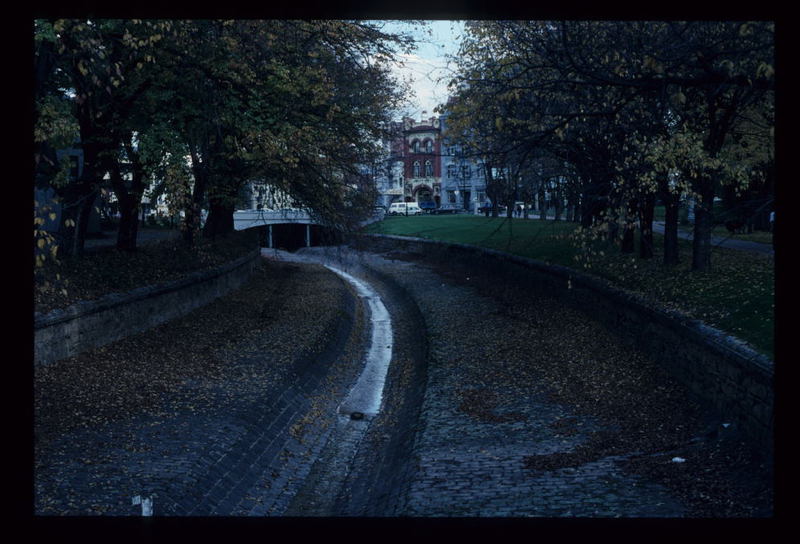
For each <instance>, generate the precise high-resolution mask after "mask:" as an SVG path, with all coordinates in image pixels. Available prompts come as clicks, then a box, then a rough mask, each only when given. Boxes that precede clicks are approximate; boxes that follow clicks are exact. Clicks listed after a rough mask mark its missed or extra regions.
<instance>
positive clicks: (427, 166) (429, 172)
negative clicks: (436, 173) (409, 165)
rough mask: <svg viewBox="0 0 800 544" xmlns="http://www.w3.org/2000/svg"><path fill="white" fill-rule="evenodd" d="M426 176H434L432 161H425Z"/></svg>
mask: <svg viewBox="0 0 800 544" xmlns="http://www.w3.org/2000/svg"><path fill="white" fill-rule="evenodd" d="M425 177H427V178H430V177H433V165H432V164H431V161H425Z"/></svg>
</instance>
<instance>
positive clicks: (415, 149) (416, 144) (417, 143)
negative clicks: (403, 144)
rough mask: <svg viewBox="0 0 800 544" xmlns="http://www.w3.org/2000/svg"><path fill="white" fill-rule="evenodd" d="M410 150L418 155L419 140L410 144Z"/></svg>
mask: <svg viewBox="0 0 800 544" xmlns="http://www.w3.org/2000/svg"><path fill="white" fill-rule="evenodd" d="M411 150H412V151H414V153H419V140H414V141H413V142H411Z"/></svg>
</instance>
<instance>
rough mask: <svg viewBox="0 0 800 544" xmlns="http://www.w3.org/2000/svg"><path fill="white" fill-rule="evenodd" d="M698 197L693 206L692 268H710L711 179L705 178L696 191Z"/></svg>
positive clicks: (712, 191)
mask: <svg viewBox="0 0 800 544" xmlns="http://www.w3.org/2000/svg"><path fill="white" fill-rule="evenodd" d="M697 192H698V194H699V196H700V199H699V201H698V202H696V203H695V207H694V240H693V243H692V270H695V271H705V270H708V269H709V268H711V231H712V229H713V228H714V225H713V218H714V215H713V205H714V186H713V180H711V179H705V180H703V182H702V185H701V186H700V190H699V191H697Z"/></svg>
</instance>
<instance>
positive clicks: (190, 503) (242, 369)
mask: <svg viewBox="0 0 800 544" xmlns="http://www.w3.org/2000/svg"><path fill="white" fill-rule="evenodd" d="M281 266H283V267H285V266H287V265H281ZM290 266H291V267H292V268H293V269H294V270H295V273H294V274H293V275H292V274H290V279H289V281H288V282H287V283H284V284H281V285H282V288H283V289H286V290H288V291H289V292H291V291H293V290H294V289H304V290H305V291H306V293H307V294H309V295H310V296H311V298H312V299H316V300H318V301H323V304H330V303H333V304H332V305H331V307H330V310H327V309H325V310H320V309H317V308H314V307H313V304H311V305H305V304H297V305H296V307H291V306H288V307H284V308H282V309H280V311H278V310H277V309H275V310H273V312H276V311H278V313H280V314H281V315H282V316H283V317H284V319H283V320H278V321H275V322H272V323H271V324H268V325H267V329H266V330H267V333H268V334H263V335H260V336H258V337H256V338H253V337H246V338H244V339H243V340H241V341H240V342H238V343H234V344H233V345H231V346H228V347H227V348H224V349H223V348H220V349H221V351H220V352H218V353H217V354H216V355H217V356H218V358H219V360H221V364H222V365H223V368H224V372H222V373H221V375H220V376H217V377H216V379H212V378H209V377H207V376H206V377H204V376H200V375H194V376H193V375H185V371H184V370H182V367H181V357H180V353H179V354H178V355H177V361H171V363H170V364H174V365H175V367H174V368H172V369H170V370H169V372H168V375H169V377H168V379H164V380H163V382H161V383H162V385H161V386H160V387H161V388H162V389H163V391H161V393H160V394H159V395H158V396H159V399H158V401H157V402H154V403H152V404H151V403H149V402H148V403H147V404H142V405H140V404H137V402H136V400H135V394H136V391H135V389H136V388H137V387H145V386H146V385H145V384H147V382H148V381H150V382H153V381H156V380H157V379H156V377H150V378H148V375H147V369H146V368H143V369H142V371H141V372H137V370H135V369H133V370H131V369H127V370H125V369H122V368H116V367H115V366H114V363H113V361H114V360H115V358H116V357H124V356H125V353H126V352H127V351H129V349H126V346H125V344H124V343H117V344H113V345H111V346H109V347H107V348H105V349H104V350H103V356H102V357H99V359H100V364H108V365H109V368H110V370H108V369H106V370H105V371H104V372H102V373H99V372H98V373H93V374H91V375H90V374H88V373H86V372H83V371H82V370H81V369H82V365H86V366H91V365H92V364H95V363H93V361H94V360H95V359H90V358H87V356H83V357H82V356H79V357H76V358H72V359H70V360H65V361H63V362H60V363H57V364H56V365H61V366H60V367H59V366H54V367H50V368H48V369H40V370H39V371H38V372H39V374H47V373H50V372H59V373H60V372H63V373H64V375H65V376H73V377H74V376H75V373H76V372H77V373H78V376H77V378H78V379H77V380H76V381H75V382H74V383H72V384H66V385H65V387H68V390H67V391H68V392H69V391H73V390H74V388H78V389H80V388H91V389H94V390H98V389H100V390H101V391H102V389H103V388H104V387H105V382H104V380H112V381H113V380H114V372H117V373H120V372H121V371H131V372H132V373H133V374H135V375H136V376H135V380H134V381H137V382H141V384H142V385H140V386H134V387H133V389H134V391H130V390H129V391H127V393H126V394H128V395H131V398H130V402H129V404H128V406H129V410H128V411H127V413H117V414H115V415H114V418H113V420H112V421H108V422H104V420H105V418H101V417H97V418H94V417H93V416H91V415H90V416H88V417H89V421H86V422H85V424H83V425H80V426H78V428H75V429H58V428H53V427H52V425H50V424H49V423H48V421H49V420H50V419H51V418H52V417H53V416H52V415H48V414H44V413H37V418H36V420H35V431H36V433H37V444H36V451H35V473H34V487H35V506H34V507H35V510H34V511H35V513H36V514H37V515H82V516H83V515H124V516H136V515H139V514H140V513H141V509H140V508H141V507H140V506H137V505H134V504H132V498H133V497H134V496H136V495H139V496H142V497H152V498H153V510H154V514H155V515H158V516H175V515H193V516H217V515H223V516H231V515H279V514H281V513H282V511H283V510H284V509H285V508H286V506H287V505H288V504H289V502H290V501H291V499H292V496H293V494H294V493H295V492H296V491H297V489H298V488H299V486H300V484H301V483H302V481H303V478H304V477H305V475H306V474H307V473H308V470H309V468H310V463H309V459H311V460H313V459H314V458H315V457H316V456H317V455H318V454H319V452H320V450H321V448H322V446H323V445H324V444H325V442H326V437H327V434H328V433H329V432H330V425H331V423H332V422H334V421H335V406H336V404H337V403H338V401H339V399H340V398H341V396H342V395H343V394H344V393H345V392H346V391H347V388H348V387H349V385H350V383H352V381H353V379H354V377H355V376H356V375H357V372H358V371H359V368H360V366H359V362H360V355H359V350H360V347H361V342H362V341H361V336H360V335H361V328H360V325H359V323H360V322H361V319H362V318H361V310H360V308H359V307H358V306H356V305H355V301H354V298H353V296H352V294H351V293H350V292H349V289H348V288H347V287H346V286H345V284H343V283H342V282H341V281H340V280H339V279H338V278H337V277H336V276H335V275H332V274H330V273H329V272H328V271H325V270H322V269H320V268H316V269H306V268H305V267H297V266H296V265H290ZM298 282H299V283H298ZM309 282H311V285H309ZM267 285H269V283H268V284H267ZM244 289H245V291H247V290H248V289H250V290H251V291H250V292H247V293H246V295H245V296H246V297H250V296H252V295H257V294H259V293H262V294H263V295H265V296H266V295H267V293H266V292H264V291H263V289H264V287H263V286H261V287H258V288H253V287H252V286H250V287H247V286H246V287H245V288H244ZM253 289H255V291H252V290H253ZM259 289H262V290H261V291H259ZM327 297H331V300H330V301H328V298H327ZM272 300H273V302H274V301H275V300H274V299H272ZM252 303H253V308H247V309H246V310H245V308H246V307H247V303H245V304H236V303H235V304H233V306H234V307H239V308H242V311H245V312H253V311H255V312H256V313H258V311H259V310H260V308H261V306H262V304H263V302H262V301H261V300H252ZM219 304H220V303H219V302H215V303H212V304H210V305H209V306H207V307H204V308H202V309H200V310H198V311H196V312H193V313H192V314H189V315H188V316H186V317H185V318H181V319H178V320H175V321H174V322H170V323H169V324H166V325H164V326H162V327H159V328H157V329H154V330H151V331H148V332H146V333H143V335H142V336H139V337H138V339H137V340H136V341H142V340H144V341H151V342H159V343H164V342H167V343H168V342H169V338H170V337H171V336H172V335H176V334H181V333H180V331H181V330H182V327H184V326H191V323H193V322H194V323H200V322H202V321H203V320H204V319H206V318H207V317H208V315H209V314H210V317H211V319H212V321H214V320H219V319H220V318H224V317H225V316H224V313H219V312H220V311H222V308H223V307H222V306H219ZM348 305H349V306H350V316H349V317H348V315H347V312H346V307H347V306H348ZM310 310H313V312H314V313H315V315H317V317H318V319H319V323H318V324H316V325H315V326H314V327H307V326H304V325H302V324H304V323H306V324H307V323H308V320H307V317H308V313H309V311H310ZM226 311H227V307H226ZM187 324H188V325H187ZM317 325H318V326H317ZM300 333H305V334H309V336H307V337H303V336H300V337H297V336H295V335H297V334H300ZM331 339H332V340H331ZM310 346H313V351H311V352H310V351H308V350H309V349H310ZM226 350H227V351H226ZM309 353H313V355H314V356H313V357H309ZM106 360H110V361H111V362H108V363H106V362H105V361H106ZM123 360H124V359H123ZM156 363H158V362H157V361H156ZM164 364H166V363H164ZM201 366H202V365H201ZM81 374H83V375H81ZM158 378H159V381H160V378H163V376H158ZM57 386H58V383H56V382H53V383H52V384H51V383H50V382H49V381H42V380H37V398H38V397H39V396H41V397H42V398H48V399H49V401H48V402H49V403H50V404H49V406H55V409H57V410H60V411H63V412H64V413H69V412H70V411H75V410H76V405H75V404H73V403H71V402H70V401H68V400H66V399H65V398H59V395H58V393H57V391H56V390H55V389H54V388H55V387H57ZM70 398H72V396H71V397H70ZM76 398H79V397H76ZM97 398H98V399H99V401H100V402H102V401H103V400H104V394H103V393H102V392H100V393H98V394H97ZM75 413H78V412H77V411H75Z"/></svg>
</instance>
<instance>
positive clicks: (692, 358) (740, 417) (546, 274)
mask: <svg viewBox="0 0 800 544" xmlns="http://www.w3.org/2000/svg"><path fill="white" fill-rule="evenodd" d="M354 245H357V246H358V247H359V248H361V249H368V250H372V251H379V252H381V251H393V250H395V251H396V250H406V251H413V252H415V253H419V254H421V255H424V256H425V257H427V258H431V259H437V260H442V261H444V262H447V261H450V260H453V259H460V260H465V261H467V262H470V263H473V264H475V265H478V266H480V267H481V268H482V269H484V270H489V271H491V270H492V269H496V270H497V273H498V276H499V277H504V278H508V279H510V280H512V281H514V282H515V283H516V282H517V281H518V282H520V285H521V286H523V287H524V288H526V289H533V290H536V291H538V292H541V293H543V294H546V295H547V296H554V297H556V298H558V299H559V300H561V301H563V302H564V303H567V304H569V305H570V306H572V307H575V308H577V309H579V310H581V311H584V312H587V313H589V314H590V315H591V316H592V317H593V318H595V319H597V320H598V321H600V322H602V323H604V324H605V325H606V326H607V327H608V328H609V329H611V330H613V331H614V332H615V333H616V334H618V335H619V336H620V337H621V338H622V339H623V340H626V341H629V342H631V343H632V344H634V345H635V346H636V347H637V348H639V349H641V350H642V351H643V352H645V353H647V354H648V355H649V356H651V357H652V358H653V359H654V360H656V361H657V362H658V363H659V364H661V365H662V366H663V367H664V368H666V369H667V370H668V371H669V372H670V373H671V374H672V375H674V376H675V377H676V378H677V379H679V380H680V381H682V382H683V383H684V384H685V385H686V386H687V387H688V388H689V389H690V390H691V391H692V392H693V393H694V394H695V395H696V396H697V397H698V398H699V399H700V400H702V401H705V402H706V403H708V404H710V405H711V406H713V408H714V409H716V410H717V411H718V413H719V414H720V416H721V417H722V418H724V419H725V421H727V422H730V423H732V424H734V425H736V426H737V427H738V428H739V430H740V431H742V432H743V433H744V434H745V435H746V436H747V437H749V438H750V439H751V440H753V441H754V443H756V444H757V445H758V446H759V448H761V451H762V452H764V453H766V454H768V455H771V453H772V452H773V451H774V448H773V439H774V435H773V422H774V415H773V405H774V396H773V395H774V393H773V380H774V363H773V361H772V360H770V359H769V358H767V357H765V356H763V355H761V354H759V353H757V352H756V351H754V350H753V349H751V348H749V347H748V346H747V345H745V344H744V343H743V342H741V341H740V340H738V339H736V338H734V337H731V336H729V335H727V334H725V333H723V332H721V331H719V330H717V329H714V328H711V327H709V326H707V325H705V324H703V323H701V322H700V321H697V320H694V319H690V318H687V317H685V316H683V315H680V314H678V313H676V312H673V311H670V310H666V309H660V308H655V307H653V306H651V305H649V304H648V303H646V302H645V301H644V300H643V299H641V298H640V297H638V296H636V295H633V294H631V293H627V292H624V291H622V290H620V289H618V288H615V287H613V286H611V285H609V284H608V283H607V282H604V281H603V280H601V279H599V278H596V277H592V276H589V275H587V274H583V273H581V272H579V271H576V270H573V269H570V268H566V267H562V266H558V265H551V264H546V263H543V262H541V261H536V260H534V259H528V258H524V257H519V256H516V255H510V254H508V253H503V252H499V251H494V250H490V249H484V248H479V247H476V246H470V245H464V244H451V243H445V242H438V241H433V240H425V239H421V238H410V237H405V236H389V235H379V234H370V235H364V236H362V237H360V238H359V239H358V241H357V242H356V243H355V244H354Z"/></svg>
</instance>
